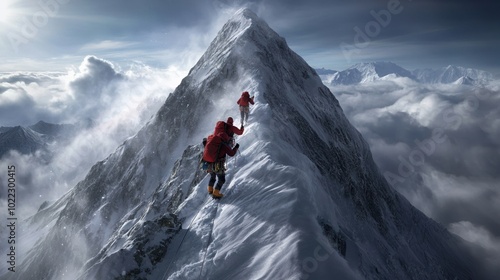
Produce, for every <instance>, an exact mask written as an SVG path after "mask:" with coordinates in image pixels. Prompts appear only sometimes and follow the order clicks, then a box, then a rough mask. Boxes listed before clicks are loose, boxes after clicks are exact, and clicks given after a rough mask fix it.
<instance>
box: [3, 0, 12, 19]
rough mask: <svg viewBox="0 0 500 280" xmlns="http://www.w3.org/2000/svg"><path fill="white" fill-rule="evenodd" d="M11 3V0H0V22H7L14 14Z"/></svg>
mask: <svg viewBox="0 0 500 280" xmlns="http://www.w3.org/2000/svg"><path fill="white" fill-rule="evenodd" d="M11 5H12V0H2V1H1V2H0V22H5V23H8V22H9V20H10V19H11V18H12V17H13V16H14V11H13V8H12V7H11Z"/></svg>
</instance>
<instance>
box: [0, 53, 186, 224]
mask: <svg viewBox="0 0 500 280" xmlns="http://www.w3.org/2000/svg"><path fill="white" fill-rule="evenodd" d="M182 75H183V73H179V72H178V71H177V70H176V69H167V70H158V69H153V68H151V67H147V66H144V65H141V64H135V65H131V66H130V67H129V69H128V70H126V71H124V70H121V69H119V68H118V67H116V66H115V65H113V64H112V63H111V62H109V61H106V60H103V59H100V58H97V57H94V56H88V57H86V58H85V59H84V60H83V62H82V63H81V65H80V67H79V68H77V69H72V70H70V71H69V72H68V73H48V74H36V73H15V74H4V75H2V76H0V85H2V87H4V88H7V90H5V91H4V92H3V93H1V94H0V115H1V119H0V121H1V123H0V126H2V125H3V126H14V125H24V126H27V125H32V124H35V123H36V122H38V121H39V120H44V121H47V122H52V123H77V122H84V121H86V120H87V119H91V120H92V122H93V124H94V125H93V126H92V127H91V128H88V129H85V130H82V131H80V132H79V133H78V134H77V135H76V136H75V137H73V138H72V139H73V140H72V141H70V142H69V143H64V144H61V143H54V144H51V145H50V146H49V150H50V151H51V154H52V158H51V160H50V162H49V163H47V160H46V159H47V157H46V156H45V155H43V154H41V153H37V154H34V155H20V154H18V153H16V152H12V153H10V154H8V155H6V156H4V157H3V158H2V159H0V166H9V165H15V166H16V169H17V175H16V176H17V181H18V187H17V196H18V202H19V203H18V215H19V216H18V217H19V218H20V219H22V218H27V217H28V215H30V214H32V213H33V212H34V211H36V210H37V209H38V207H39V206H40V205H41V204H42V203H43V202H44V201H47V200H48V201H52V200H54V199H57V198H59V197H60V196H61V195H62V194H64V193H65V192H66V191H68V190H69V189H70V188H72V187H73V186H74V185H75V184H76V183H77V182H78V181H80V180H81V179H83V176H85V174H86V173H87V172H88V170H89V168H90V167H91V166H92V165H93V164H95V163H96V162H97V161H99V160H102V159H104V158H105V157H106V156H107V155H109V154H110V153H111V152H112V151H113V150H114V149H116V147H118V145H120V144H121V143H122V142H123V141H124V140H125V139H126V138H127V137H130V136H131V135H133V134H134V133H135V132H137V131H138V129H139V128H140V127H142V125H143V124H144V123H145V122H146V121H147V120H149V118H150V117H151V116H152V115H153V114H154V113H156V111H157V110H158V109H159V107H160V106H161V105H162V104H163V102H164V101H165V99H166V98H167V96H168V94H169V93H170V92H172V91H173V90H174V88H175V87H176V86H177V84H178V83H179V82H180V79H181V78H182ZM5 173H6V172H3V173H2V174H0V180H2V181H6V178H4V176H6V174H5ZM5 196H6V194H5V193H1V194H0V208H1V209H6V206H5V200H6V197H5ZM4 206H5V207H4Z"/></svg>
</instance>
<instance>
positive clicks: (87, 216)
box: [2, 9, 474, 279]
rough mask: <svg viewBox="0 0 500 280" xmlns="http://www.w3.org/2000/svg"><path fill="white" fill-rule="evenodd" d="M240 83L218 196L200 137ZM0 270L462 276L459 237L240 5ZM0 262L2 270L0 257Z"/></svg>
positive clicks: (33, 224) (102, 274)
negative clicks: (237, 127)
mask: <svg viewBox="0 0 500 280" xmlns="http://www.w3.org/2000/svg"><path fill="white" fill-rule="evenodd" d="M243 90H247V91H249V92H250V93H251V94H252V95H255V101H256V105H254V106H253V107H251V113H250V119H249V124H248V125H246V126H245V132H244V134H243V135H242V136H240V137H238V138H237V142H238V143H239V144H240V147H241V148H240V153H238V154H237V155H236V156H235V157H234V158H231V159H230V160H229V161H228V162H227V168H228V170H227V181H226V184H225V185H224V186H223V188H222V193H224V195H225V196H224V198H222V199H221V200H219V201H215V200H213V199H212V198H210V197H208V195H207V193H206V186H207V181H208V177H207V176H206V174H205V173H203V172H202V171H200V170H199V168H198V160H199V156H200V153H201V151H202V150H201V149H202V147H201V139H202V138H203V137H206V136H207V135H209V134H210V133H212V131H213V128H214V125H215V123H216V121H218V120H225V119H227V117H229V116H232V117H233V118H235V122H236V123H237V122H238V121H239V120H238V118H239V111H238V108H237V106H236V100H237V99H238V97H239V95H240V93H241V92H242V91H243ZM27 223H29V227H28V228H27V229H26V230H25V231H24V233H23V236H21V237H20V239H22V238H24V237H26V238H28V237H30V236H31V238H32V239H33V236H36V238H37V239H36V241H35V240H33V241H32V244H34V246H33V247H32V249H30V250H29V251H27V252H22V254H20V255H24V254H26V255H25V257H24V258H23V261H22V263H20V265H19V271H17V272H16V274H10V273H6V279H332V278H334V279H472V278H473V276H474V275H473V272H472V269H471V267H472V262H471V261H470V259H469V258H468V257H467V256H466V255H465V254H464V253H463V250H462V249H461V242H462V241H461V240H458V238H456V237H455V236H453V235H451V234H449V233H448V232H447V231H446V230H445V229H443V228H442V227H441V226H440V225H438V224H437V223H435V222H434V221H432V220H431V219H429V218H427V217H426V216H424V215H423V214H422V213H420V212H419V211H418V210H416V209H415V208H414V207H412V206H411V205H410V204H409V203H408V202H407V201H406V200H405V199H404V198H403V197H402V196H401V195H399V194H398V193H396V192H395V191H394V190H393V189H391V188H390V187H389V185H388V184H387V182H386V181H385V179H384V178H383V176H381V175H380V173H379V172H378V169H377V167H376V166H375V164H374V163H373V160H372V157H371V153H370V150H369V147H368V145H367V144H366V142H365V141H364V140H363V138H362V136H361V135H360V134H359V132H358V131H357V130H355V129H354V128H353V127H352V126H351V125H350V123H349V122H348V121H347V119H346V118H345V116H344V114H343V112H342V109H341V108H340V105H339V103H338V101H337V100H336V99H335V97H334V95H333V94H332V93H331V92H330V91H329V89H328V88H327V87H326V86H324V85H323V84H322V82H321V80H320V78H319V77H318V75H317V74H316V72H315V71H314V70H313V69H312V68H311V67H309V66H308V65H307V63H306V62H305V61H304V60H303V59H302V58H300V57H299V56H298V55H297V54H295V53H294V52H293V51H292V50H290V49H289V47H288V46H287V44H286V41H285V39H284V38H282V37H280V36H279V35H278V34H276V33H275V32H274V31H273V30H272V29H271V28H270V27H269V26H268V25H267V24H266V23H265V22H264V21H263V20H262V19H260V18H258V17H257V16H256V15H255V14H254V13H253V12H252V11H250V10H248V9H243V10H240V11H238V12H237V13H236V14H235V15H234V16H233V17H232V18H231V19H230V20H229V21H228V22H227V23H226V24H225V25H224V27H223V28H222V30H221V31H220V32H219V33H218V35H217V37H216V38H215V39H214V41H213V42H212V44H211V45H210V46H209V48H208V50H207V51H206V53H205V54H204V55H203V56H202V57H201V58H200V60H199V61H198V63H197V64H196V65H195V66H194V67H193V68H192V69H191V71H190V73H189V75H188V76H187V77H185V78H184V79H183V80H182V82H181V84H180V85H179V86H178V87H177V89H176V90H175V92H174V93H172V94H171V95H169V97H168V99H167V100H166V102H165V104H164V105H163V106H162V108H161V109H160V110H159V111H158V112H157V113H156V115H155V116H154V117H153V118H152V119H151V120H150V121H149V123H148V124H147V125H146V126H144V127H143V128H142V129H141V130H140V131H139V132H138V133H137V134H136V135H135V136H133V137H131V138H129V139H128V140H126V141H125V142H124V143H123V144H122V145H121V146H120V147H118V148H117V150H116V151H115V152H114V153H113V154H111V155H110V156H109V157H108V158H107V159H105V160H104V161H101V162H98V163H96V164H95V165H94V166H93V168H92V169H91V170H90V172H89V173H88V175H87V176H86V178H85V179H84V180H83V181H81V182H80V183H79V184H77V185H76V186H75V187H74V188H73V189H72V190H71V191H69V192H68V193H67V194H65V195H64V196H63V197H62V198H61V199H59V200H58V201H57V202H55V203H54V204H53V205H51V206H48V207H46V208H44V209H43V210H41V211H39V212H38V213H37V214H36V215H35V216H33V217H32V218H31V219H30V220H29V221H27ZM2 272H5V270H2Z"/></svg>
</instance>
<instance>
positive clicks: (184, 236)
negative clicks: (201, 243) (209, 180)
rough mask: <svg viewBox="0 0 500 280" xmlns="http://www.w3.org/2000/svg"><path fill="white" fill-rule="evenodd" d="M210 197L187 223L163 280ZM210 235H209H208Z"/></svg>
mask: <svg viewBox="0 0 500 280" xmlns="http://www.w3.org/2000/svg"><path fill="white" fill-rule="evenodd" d="M209 198H210V197H207V198H206V199H205V202H203V204H202V205H201V207H200V208H199V209H198V211H197V212H196V215H195V216H194V218H193V219H191V222H190V223H189V225H188V227H187V228H186V231H185V232H184V235H183V236H182V239H181V242H180V243H179V246H177V249H176V250H175V253H174V255H173V258H172V259H173V261H172V262H170V263H169V264H168V266H167V269H166V271H165V274H164V275H163V278H162V279H163V280H165V279H167V278H166V277H167V276H168V272H169V271H170V267H171V265H172V263H174V262H175V260H176V257H177V254H178V253H179V250H180V249H181V246H182V243H183V242H184V239H185V238H186V235H187V233H188V232H189V229H190V228H191V225H192V224H193V222H194V221H195V220H196V218H198V215H199V214H200V212H201V209H203V207H205V205H206V204H207V203H208V202H209V201H210V200H209ZM210 234H211V233H210Z"/></svg>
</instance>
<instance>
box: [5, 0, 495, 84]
mask: <svg viewBox="0 0 500 280" xmlns="http://www.w3.org/2000/svg"><path fill="white" fill-rule="evenodd" d="M241 6H247V7H249V8H251V9H253V10H254V11H255V12H256V13H257V14H258V15H259V16H260V17H262V18H263V19H264V20H266V21H267V22H268V23H269V25H270V26H271V27H272V28H273V29H275V30H276V31H277V32H278V33H279V34H280V35H282V36H283V37H285V38H286V40H287V41H288V43H289V45H290V46H291V48H292V49H293V50H295V51H296V52H297V53H299V55H301V56H302V57H303V58H304V59H305V60H306V61H307V62H308V63H309V64H310V65H311V66H312V67H315V68H320V67H325V68H328V69H335V70H343V69H345V68H347V67H349V66H351V65H352V64H354V63H357V62H366V61H392V62H395V63H397V64H400V65H401V66H403V67H405V68H408V69H410V70H412V69H415V68H424V67H431V68H438V67H442V66H447V65H449V64H454V65H460V66H465V67H471V68H479V69H483V70H488V71H491V72H493V73H495V74H500V70H499V67H498V62H499V61H500V59H499V58H500V55H499V54H498V50H499V49H500V36H498V31H499V30H500V20H499V17H498V15H497V12H498V10H499V7H500V4H498V1H493V0H482V1H466V0H445V1H430V0H357V1H339V0H312V1H296V0H273V1H266V0H258V1H230V0H209V1H193V0H183V1H172V0H167V1H166V0H146V1H137V0H2V1H1V4H0V35H1V37H2V38H1V40H0V71H4V72H5V71H18V70H28V71H29V70H36V71H44V70H65V68H67V67H68V66H69V65H78V64H79V63H80V62H81V61H82V59H83V57H85V56H86V55H97V56H99V57H103V58H105V59H108V60H110V61H113V62H115V63H119V64H120V63H123V64H126V63H128V62H130V61H140V62H143V63H146V64H148V65H151V66H154V67H166V66H168V65H172V64H177V65H183V66H184V67H186V68H190V67H192V66H193V65H194V63H195V62H196V60H197V59H198V58H199V57H200V56H201V54H202V53H203V51H204V50H205V49H206V48H207V47H208V44H209V43H210V41H211V40H212V39H213V38H214V37H215V35H216V33H217V31H218V30H219V28H220V27H221V26H222V25H223V23H224V22H225V21H226V20H227V19H228V18H229V17H230V16H231V14H232V9H235V8H237V7H241Z"/></svg>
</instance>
